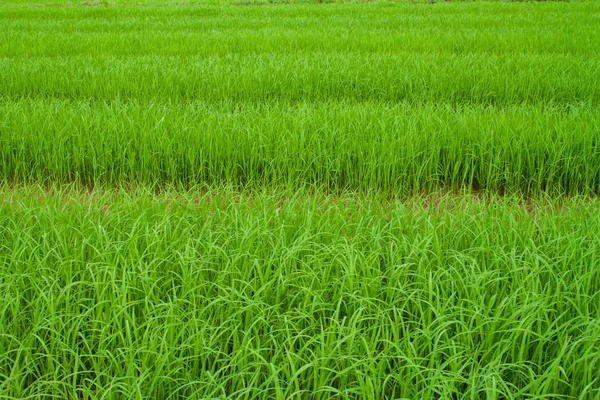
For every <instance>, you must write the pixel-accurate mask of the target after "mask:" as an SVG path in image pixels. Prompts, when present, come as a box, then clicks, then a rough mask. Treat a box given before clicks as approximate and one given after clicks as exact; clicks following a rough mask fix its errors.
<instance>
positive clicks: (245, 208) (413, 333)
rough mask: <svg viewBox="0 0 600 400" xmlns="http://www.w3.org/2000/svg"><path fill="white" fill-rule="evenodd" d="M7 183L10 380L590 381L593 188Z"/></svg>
mask: <svg viewBox="0 0 600 400" xmlns="http://www.w3.org/2000/svg"><path fill="white" fill-rule="evenodd" d="M2 196H3V199H2V205H1V206H0V243H1V247H0V275H1V277H2V279H1V282H0V296H2V298H1V299H0V303H1V304H2V307H3V309H2V314H1V318H0V330H1V332H2V335H1V336H0V349H1V351H0V394H1V395H2V396H11V397H17V398H33V397H38V396H40V395H41V394H42V393H43V394H44V396H50V395H54V396H56V397H59V398H72V399H75V398H77V399H81V398H171V397H173V398H182V397H185V398H215V397H219V396H228V397H230V398H256V399H267V398H277V399H284V398H298V399H300V398H302V399H306V398H315V399H326V398H331V397H332V396H333V397H338V398H414V399H421V398H423V399H430V398H444V399H459V398H465V399H467V398H468V399H471V398H487V399H492V398H495V399H517V398H519V399H522V398H538V397H536V396H541V397H539V398H558V396H559V395H563V396H567V398H580V399H592V398H597V396H599V395H600V383H599V381H598V380H599V376H598V374H597V372H598V368H600V339H599V338H600V321H599V320H598V314H599V313H600V306H599V305H600V276H599V271H600V269H599V265H598V264H599V260H600V258H599V257H600V235H599V234H598V232H600V213H599V212H598V206H599V204H598V202H597V201H595V200H594V201H591V200H583V199H579V200H578V199H571V200H563V201H562V202H560V203H559V202H556V201H554V202H553V201H550V200H544V201H537V202H536V201H530V202H523V201H519V200H518V199H516V198H512V197H511V198H488V197H485V198H482V199H477V198H476V197H473V196H472V195H471V196H466V197H465V196H461V195H454V196H449V195H447V196H429V197H427V198H413V199H412V200H410V199H409V200H405V201H404V202H399V201H395V200H388V201H386V200H384V199H382V198H379V197H378V196H377V195H372V196H366V197H364V196H363V197H359V196H356V195H352V194H344V195H342V196H339V197H335V198H332V197H327V196H325V195H319V194H312V195H310V196H309V195H308V194H307V193H279V194H278V193H266V192H265V193H254V194H245V193H242V194H240V193H237V194H236V193H235V192H231V191H228V190H224V189H223V190H214V189H213V190H211V191H210V194H202V193H198V192H195V193H193V192H188V193H181V192H180V193H176V192H167V193H163V194H161V195H160V196H158V197H155V196H153V195H152V194H148V193H142V192H135V191H134V192H131V193H129V194H126V193H124V192H121V193H107V192H98V191H96V192H90V193H80V192H76V191H75V192H74V191H72V190H65V191H58V190H56V189H53V190H50V191H40V190H34V189H31V188H29V189H17V190H14V189H11V190H8V189H6V188H5V189H3V191H2ZM544 396H545V397H544Z"/></svg>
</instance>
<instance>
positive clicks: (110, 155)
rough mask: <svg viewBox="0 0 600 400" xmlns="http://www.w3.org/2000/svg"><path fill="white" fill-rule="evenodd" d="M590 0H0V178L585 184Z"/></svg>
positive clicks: (530, 188)
mask: <svg viewBox="0 0 600 400" xmlns="http://www.w3.org/2000/svg"><path fill="white" fill-rule="evenodd" d="M599 11H600V10H599V9H598V6H597V3H594V2H581V3H574V4H560V3H553V4H536V5H533V4H501V3H486V4H479V3H474V4H462V5H458V4H438V5H432V6H428V5H424V4H420V5H416V4H412V5H411V4H398V3H377V4H338V5H329V6H327V5H325V6H323V7H315V6H310V5H289V6H282V7H241V6H236V5H232V4H231V3H228V2H222V3H221V4H220V5H195V6H184V5H180V6H168V7H155V6H152V5H148V6H139V5H138V6H133V7H132V6H114V7H112V6H111V7H89V6H87V7H83V6H82V7H27V6H23V7H18V6H15V7H8V8H4V9H0V27H1V29H0V37H1V38H2V40H0V71H2V72H1V73H0V110H1V113H0V145H1V147H0V153H1V155H2V163H1V165H0V174H1V175H0V176H1V177H2V178H3V179H4V180H16V181H19V180H20V181H23V180H35V181H56V182H64V181H72V180H79V181H80V182H84V183H86V184H90V183H93V184H106V185H113V184H122V183H126V182H138V181H139V182H140V183H143V184H156V185H160V186H168V185H181V186H193V185H196V184H202V183H205V184H209V185H212V184H226V183H229V182H231V183H234V184H238V185H246V184H252V185H258V186H260V185H264V184H276V185H287V186H307V185H317V186H320V187H323V186H325V187H328V188H330V189H336V190H338V189H347V188H352V189H360V190H369V189H373V188H376V189H378V190H385V191H403V192H415V191H422V190H437V189H438V188H440V187H450V188H466V187H469V188H474V189H482V188H483V189H490V190H494V191H509V192H525V193H529V194H531V193H540V192H555V193H582V194H597V193H598V189H599V187H600V186H599V185H600V162H599V161H600V151H599V150H598V137H599V136H600V130H599V125H598V117H597V115H598V102H599V100H600V90H599V89H598V88H600V58H599V57H598V51H597V46H596V43H598V42H599V41H600V32H599V31H598V30H597V29H593V27H594V26H595V23H596V22H597V19H598V15H599Z"/></svg>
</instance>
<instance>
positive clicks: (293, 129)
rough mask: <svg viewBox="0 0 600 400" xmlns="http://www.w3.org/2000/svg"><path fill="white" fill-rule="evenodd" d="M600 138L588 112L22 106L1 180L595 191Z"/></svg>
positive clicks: (7, 109) (5, 148)
mask: <svg viewBox="0 0 600 400" xmlns="http://www.w3.org/2000/svg"><path fill="white" fill-rule="evenodd" d="M599 132H600V114H599V113H598V109H596V108H594V107H588V106H571V107H545V108H541V109H540V108H537V107H533V106H514V107H507V108H496V107H471V106H464V107H450V106H441V105H422V106H414V105H410V104H404V103H403V104H397V105H382V104H380V103H358V104H356V103H348V102H342V103H302V104H296V105H295V106H289V105H285V104H280V103H277V102H271V103H268V104H256V105H246V104H237V103H235V102H227V103H222V104H219V105H214V104H210V103H203V102H196V103H188V104H185V105H180V104H177V103H167V104H165V103H143V102H137V101H128V102H123V101H114V102H111V103H110V104H109V103H102V104H98V103H96V102H68V101H64V100H51V101H50V100H48V101H39V100H35V101H34V100H23V101H19V102H10V103H5V104H0V160H1V162H0V176H1V177H3V178H4V179H6V180H9V181H13V182H23V181H35V182H63V183H66V182H71V181H74V180H77V181H80V182H83V183H86V184H94V185H100V186H103V185H106V184H108V185H117V186H119V185H122V184H123V183H125V184H131V183H139V184H146V185H156V186H159V187H160V186H162V187H164V186H167V185H176V186H180V187H190V186H195V185H198V184H202V183H206V184H211V185H214V184H224V183H230V184H234V185H237V186H240V187H244V186H254V187H258V186H264V185H270V186H286V187H290V188H294V187H305V186H314V185H316V186H319V187H326V188H327V189H329V190H339V189H344V188H352V189H356V190H362V191H368V190H381V191H384V192H401V193H405V194H408V193H415V192H422V191H430V190H437V189H438V188H439V187H446V188H449V189H455V190H459V189H461V188H474V189H489V190H493V191H502V192H520V193H529V194H537V193H540V192H551V193H554V194H557V193H558V194H563V193H567V194H569V193H570V194H573V193H578V192H579V193H586V194H595V193H598V191H599V190H600V147H599V146H600V141H599V139H600V138H599Z"/></svg>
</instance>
